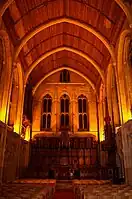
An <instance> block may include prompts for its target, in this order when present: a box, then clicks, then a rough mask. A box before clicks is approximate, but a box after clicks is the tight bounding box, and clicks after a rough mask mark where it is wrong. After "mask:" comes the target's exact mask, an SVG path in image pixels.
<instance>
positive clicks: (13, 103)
mask: <svg viewBox="0 0 132 199" xmlns="http://www.w3.org/2000/svg"><path fill="white" fill-rule="evenodd" d="M11 93H12V94H11V97H10V98H11V99H10V107H9V119H8V121H9V122H8V124H9V125H12V126H13V125H14V121H15V120H16V114H17V104H18V99H17V97H16V96H18V86H17V85H16V84H12V91H11Z"/></svg>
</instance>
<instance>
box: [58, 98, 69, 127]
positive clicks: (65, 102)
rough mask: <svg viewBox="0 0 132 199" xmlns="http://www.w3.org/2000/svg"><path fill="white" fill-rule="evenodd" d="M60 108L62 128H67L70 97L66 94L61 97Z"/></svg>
mask: <svg viewBox="0 0 132 199" xmlns="http://www.w3.org/2000/svg"><path fill="white" fill-rule="evenodd" d="M60 110H61V113H60V128H61V129H67V128H69V97H68V96H67V95H66V94H64V95H63V96H62V97H61V102H60Z"/></svg>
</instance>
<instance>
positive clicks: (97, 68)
mask: <svg viewBox="0 0 132 199" xmlns="http://www.w3.org/2000/svg"><path fill="white" fill-rule="evenodd" d="M63 50H67V51H69V52H73V53H75V54H77V55H80V56H81V57H83V58H84V59H86V60H87V61H88V62H90V63H91V64H92V65H93V66H94V68H95V69H96V70H97V71H98V72H99V74H100V76H101V78H102V81H103V82H105V81H104V79H105V78H104V71H102V70H101V69H100V66H99V65H98V64H97V63H96V62H95V61H94V60H93V59H91V58H90V57H89V56H88V55H86V54H85V53H83V52H81V51H79V50H76V49H74V48H71V47H66V46H64V47H58V48H55V49H53V50H51V51H49V52H47V53H44V54H43V55H42V56H41V57H39V58H38V59H37V60H36V61H35V62H34V63H33V64H32V65H31V66H30V67H29V69H28V71H27V72H26V74H25V84H26V82H27V79H28V77H29V75H30V73H31V72H32V70H33V69H34V68H35V67H36V66H37V65H38V64H39V63H40V62H41V61H42V60H44V59H46V58H47V57H48V56H50V55H52V54H54V53H57V52H60V51H63Z"/></svg>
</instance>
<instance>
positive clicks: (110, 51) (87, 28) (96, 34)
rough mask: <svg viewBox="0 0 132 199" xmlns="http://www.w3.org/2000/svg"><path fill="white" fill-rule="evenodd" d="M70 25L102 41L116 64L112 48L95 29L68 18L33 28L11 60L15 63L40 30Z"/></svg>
mask: <svg viewBox="0 0 132 199" xmlns="http://www.w3.org/2000/svg"><path fill="white" fill-rule="evenodd" d="M64 22H66V23H71V24H74V25H76V26H79V27H81V28H83V29H85V30H87V31H89V32H91V33H92V34H93V35H94V36H96V37H97V38H98V39H100V41H102V43H103V44H104V45H105V46H106V48H107V49H108V51H109V53H110V55H111V57H112V59H113V62H114V63H115V62H116V58H115V52H114V47H113V46H112V45H110V44H109V42H108V41H107V40H106V39H105V38H104V37H103V36H102V35H101V34H100V33H98V32H97V31H96V30H95V29H93V28H91V26H88V25H86V24H84V23H81V22H79V21H78V20H73V19H70V18H60V19H56V20H52V21H50V22H48V23H46V24H42V25H40V26H38V27H37V28H35V29H34V30H33V31H32V32H30V33H28V35H26V36H25V37H24V38H23V39H22V40H21V41H20V44H19V45H18V46H17V47H16V51H15V53H14V59H13V62H16V60H17V58H18V55H19V53H20V51H21V49H22V48H23V46H24V45H25V44H26V43H27V42H28V41H29V40H30V39H31V38H32V37H34V36H35V35H36V34H37V33H39V32H41V31H42V30H44V29H46V28H48V27H50V26H53V25H56V24H59V23H64Z"/></svg>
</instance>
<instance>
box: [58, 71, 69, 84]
mask: <svg viewBox="0 0 132 199" xmlns="http://www.w3.org/2000/svg"><path fill="white" fill-rule="evenodd" d="M60 82H62V83H68V82H70V73H69V71H68V70H66V69H64V70H63V71H61V73H60Z"/></svg>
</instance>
